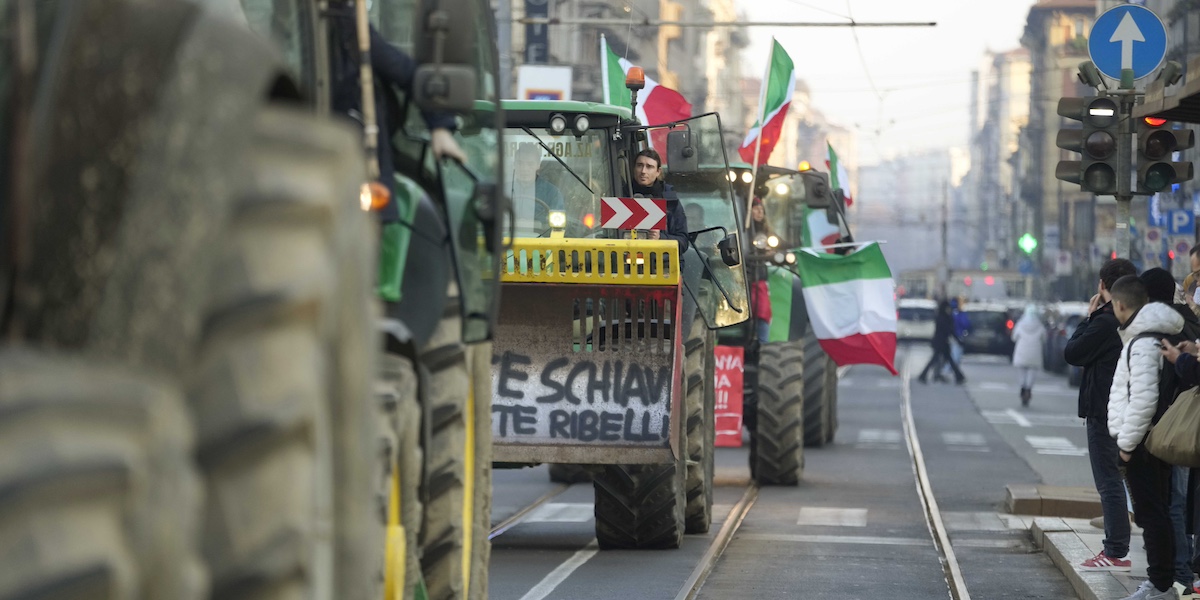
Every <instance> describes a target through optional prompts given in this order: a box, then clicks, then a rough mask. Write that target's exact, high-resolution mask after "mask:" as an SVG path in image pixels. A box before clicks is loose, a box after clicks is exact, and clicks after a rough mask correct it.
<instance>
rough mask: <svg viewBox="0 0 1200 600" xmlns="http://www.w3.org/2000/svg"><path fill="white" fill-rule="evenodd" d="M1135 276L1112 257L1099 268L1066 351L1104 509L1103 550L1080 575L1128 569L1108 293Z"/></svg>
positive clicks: (1116, 354)
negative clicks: (1112, 408)
mask: <svg viewBox="0 0 1200 600" xmlns="http://www.w3.org/2000/svg"><path fill="white" fill-rule="evenodd" d="M1135 274H1137V269H1136V268H1135V267H1134V266H1133V263H1131V262H1129V261H1128V260H1126V259H1124V258H1114V259H1112V260H1109V261H1108V262H1106V263H1104V266H1102V267H1101V268H1100V282H1099V283H1098V284H1097V291H1096V295H1094V296H1092V300H1091V304H1090V305H1089V306H1088V317H1087V319H1085V320H1084V321H1083V322H1081V323H1080V324H1079V326H1078V327H1077V328H1076V329H1075V333H1074V334H1072V335H1071V339H1070V340H1068V341H1067V345H1066V347H1065V348H1064V349H1063V358H1064V359H1065V360H1066V361H1067V364H1069V365H1075V366H1077V367H1082V368H1083V377H1082V379H1081V382H1080V385H1079V417H1080V418H1082V419H1086V425H1087V440H1088V457H1089V459H1090V461H1091V463H1092V479H1093V480H1094V481H1095V484H1096V491H1097V492H1099V493H1100V509H1101V512H1102V513H1103V514H1104V549H1103V550H1102V551H1101V552H1100V553H1099V554H1097V555H1096V556H1094V557H1092V558H1089V559H1087V560H1086V561H1084V562H1083V563H1082V564H1081V565H1079V568H1080V569H1081V570H1093V571H1100V570H1113V569H1117V570H1124V571H1128V570H1129V568H1130V563H1129V560H1127V559H1126V558H1125V556H1126V555H1127V554H1129V515H1128V512H1127V510H1126V508H1127V507H1126V503H1125V486H1124V484H1123V483H1122V481H1121V472H1120V470H1119V468H1118V465H1119V464H1120V463H1119V462H1118V460H1119V459H1118V455H1117V453H1118V449H1117V442H1116V440H1114V439H1113V438H1112V437H1111V436H1109V434H1108V392H1109V388H1111V387H1112V380H1113V373H1115V372H1116V370H1117V359H1118V358H1120V356H1121V348H1122V346H1123V344H1122V342H1121V334H1120V333H1119V332H1118V329H1119V328H1120V327H1121V323H1120V321H1118V320H1117V315H1116V314H1114V313H1113V308H1112V297H1111V296H1109V293H1108V290H1109V288H1110V287H1111V286H1112V285H1113V284H1114V283H1116V281H1117V280H1118V279H1120V278H1121V277H1124V276H1126V275H1135Z"/></svg>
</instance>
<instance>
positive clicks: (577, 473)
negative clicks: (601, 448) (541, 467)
mask: <svg viewBox="0 0 1200 600" xmlns="http://www.w3.org/2000/svg"><path fill="white" fill-rule="evenodd" d="M550 481H553V482H554V483H591V482H592V472H591V471H588V470H587V467H585V466H583V465H574V464H565V463H554V464H551V465H550Z"/></svg>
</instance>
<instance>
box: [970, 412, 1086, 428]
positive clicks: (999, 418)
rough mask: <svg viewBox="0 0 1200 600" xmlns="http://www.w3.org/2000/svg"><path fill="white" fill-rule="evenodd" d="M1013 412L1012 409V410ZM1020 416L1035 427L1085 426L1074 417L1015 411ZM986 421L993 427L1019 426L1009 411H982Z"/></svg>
mask: <svg viewBox="0 0 1200 600" xmlns="http://www.w3.org/2000/svg"><path fill="white" fill-rule="evenodd" d="M1010 410H1011V409H1010ZM1013 412H1014V413H1016V414H1017V415H1018V416H1020V417H1023V418H1024V419H1025V422H1027V423H1029V424H1030V425H1031V426H1033V427H1071V428H1073V429H1078V428H1079V427H1080V426H1081V425H1083V421H1082V420H1081V419H1079V418H1078V417H1075V416H1073V415H1065V414H1058V415H1048V414H1039V413H1024V414H1022V413H1019V412H1016V411H1013ZM980 414H982V415H983V418H984V420H986V421H987V422H988V423H991V424H992V425H1015V424H1019V423H1018V422H1017V421H1016V419H1014V418H1013V416H1012V415H1011V414H1009V411H1008V410H985V411H981V413H980Z"/></svg>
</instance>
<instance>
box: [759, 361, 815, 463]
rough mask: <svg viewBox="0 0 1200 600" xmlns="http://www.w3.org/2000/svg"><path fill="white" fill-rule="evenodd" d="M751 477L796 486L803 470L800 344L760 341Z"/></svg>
mask: <svg viewBox="0 0 1200 600" xmlns="http://www.w3.org/2000/svg"><path fill="white" fill-rule="evenodd" d="M755 397H756V404H757V406H756V411H757V416H756V419H755V427H754V431H753V432H752V433H751V437H750V461H751V471H752V472H753V477H754V479H755V481H757V482H758V483H759V484H760V485H798V484H799V483H800V476H801V474H802V473H803V471H804V347H803V346H802V345H801V342H779V343H770V344H763V345H762V348H761V350H760V351H759V359H758V389H757V390H756V391H755Z"/></svg>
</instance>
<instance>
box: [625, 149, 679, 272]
mask: <svg viewBox="0 0 1200 600" xmlns="http://www.w3.org/2000/svg"><path fill="white" fill-rule="evenodd" d="M661 174H662V157H660V156H659V155H658V152H655V151H654V150H653V149H650V148H647V149H645V150H642V151H641V152H638V155H637V157H636V158H635V159H634V161H633V194H634V195H635V196H636V195H639V194H640V195H641V196H643V197H645V198H664V199H666V201H667V230H666V231H664V232H663V233H662V235H661V236H660V235H659V232H658V231H654V230H652V231H651V232H650V239H652V240H657V239H660V237H661V238H665V239H669V240H675V241H676V242H678V243H679V253H680V254H681V255H682V254H683V253H684V252H686V251H687V249H688V237H687V232H688V224H687V213H686V212H684V210H683V203H681V202H680V201H679V195H678V194H676V193H675V190H673V189H671V186H669V185H667V184H666V183H664V182H663V181H662V180H661V179H660V178H659V175H661Z"/></svg>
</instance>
